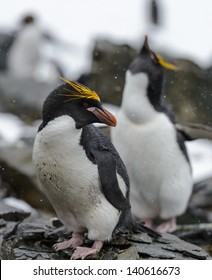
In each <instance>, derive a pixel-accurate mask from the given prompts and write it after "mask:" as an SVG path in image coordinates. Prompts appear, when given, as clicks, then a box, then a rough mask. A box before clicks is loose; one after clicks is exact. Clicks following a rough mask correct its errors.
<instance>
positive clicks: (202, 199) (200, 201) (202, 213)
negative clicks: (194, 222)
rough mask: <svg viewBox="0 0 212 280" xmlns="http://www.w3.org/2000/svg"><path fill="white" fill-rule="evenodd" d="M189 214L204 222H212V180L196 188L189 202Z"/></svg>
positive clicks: (207, 180) (197, 185) (209, 179)
mask: <svg viewBox="0 0 212 280" xmlns="http://www.w3.org/2000/svg"><path fill="white" fill-rule="evenodd" d="M189 212H190V213H191V214H192V215H193V216H195V217H196V218H199V219H201V220H202V221H203V222H212V178H208V179H206V180H204V181H202V182H200V183H198V184H196V185H195V186H194V192H193V194H192V196H191V199H190V202H189Z"/></svg>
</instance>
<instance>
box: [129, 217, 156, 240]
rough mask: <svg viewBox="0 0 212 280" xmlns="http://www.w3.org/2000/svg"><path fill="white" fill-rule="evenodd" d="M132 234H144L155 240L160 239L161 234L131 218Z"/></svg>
mask: <svg viewBox="0 0 212 280" xmlns="http://www.w3.org/2000/svg"><path fill="white" fill-rule="evenodd" d="M132 232H133V233H140V232H146V233H147V234H148V235H149V236H151V237H152V238H155V239H156V238H159V237H161V234H160V233H159V232H157V231H155V230H153V229H151V228H148V227H146V226H145V225H144V222H142V221H138V220H136V219H135V217H133V221H132Z"/></svg>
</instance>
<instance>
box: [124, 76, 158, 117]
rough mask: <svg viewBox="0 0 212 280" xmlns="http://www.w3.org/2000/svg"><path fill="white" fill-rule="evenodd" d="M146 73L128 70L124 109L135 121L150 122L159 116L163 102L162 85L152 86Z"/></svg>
mask: <svg viewBox="0 0 212 280" xmlns="http://www.w3.org/2000/svg"><path fill="white" fill-rule="evenodd" d="M150 84H151V81H150V80H149V76H148V75H147V74H146V73H137V74H132V73H131V72H130V71H127V72H126V83H125V88H124V92H123V100H122V109H123V110H124V113H125V114H126V115H127V117H128V118H129V119H130V120H131V121H132V122H134V123H143V122H148V121H151V120H152V119H154V118H155V117H157V116H158V113H159V112H160V111H161V110H160V108H159V107H160V104H161V94H160V91H161V87H160V86H161V85H158V86H157V87H152V86H151V85H150Z"/></svg>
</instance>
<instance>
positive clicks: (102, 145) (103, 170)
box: [80, 125, 131, 211]
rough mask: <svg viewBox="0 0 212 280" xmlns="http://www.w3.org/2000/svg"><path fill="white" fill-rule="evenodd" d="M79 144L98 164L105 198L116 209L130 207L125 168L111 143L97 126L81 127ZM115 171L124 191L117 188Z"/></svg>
mask: <svg viewBox="0 0 212 280" xmlns="http://www.w3.org/2000/svg"><path fill="white" fill-rule="evenodd" d="M80 144H81V145H82V146H83V148H84V149H85V152H86V155H87V157H88V158H89V159H90V160H91V161H92V162H93V163H94V164H97V166H98V172H99V179H100V182H101V186H102V192H103V194H104V195H105V197H106V199H107V200H108V201H109V202H110V203H111V204H112V205H113V206H114V207H115V208H116V209H118V210H120V211H122V210H126V209H130V208H131V206H130V203H129V178H128V175H127V171H126V168H125V166H124V164H123V162H122V160H121V158H120V156H119V154H118V153H117V151H116V149H115V148H114V146H113V144H112V143H111V141H110V139H109V138H108V137H107V136H106V135H104V134H103V133H102V132H101V131H100V130H99V129H98V128H97V127H95V126H93V125H88V126H86V127H83V131H82V135H81V140H80ZM117 173H118V174H119V175H120V176H121V177H122V179H123V181H124V182H125V185H126V193H122V191H121V190H120V188H119V184H118V180H117Z"/></svg>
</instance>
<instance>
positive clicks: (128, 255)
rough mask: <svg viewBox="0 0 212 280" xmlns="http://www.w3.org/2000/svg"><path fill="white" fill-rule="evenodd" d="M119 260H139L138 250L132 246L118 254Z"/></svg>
mask: <svg viewBox="0 0 212 280" xmlns="http://www.w3.org/2000/svg"><path fill="white" fill-rule="evenodd" d="M118 260H139V254H138V250H137V248H136V247H135V246H131V247H129V248H128V249H126V250H124V251H123V253H120V254H119V255H118Z"/></svg>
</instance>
